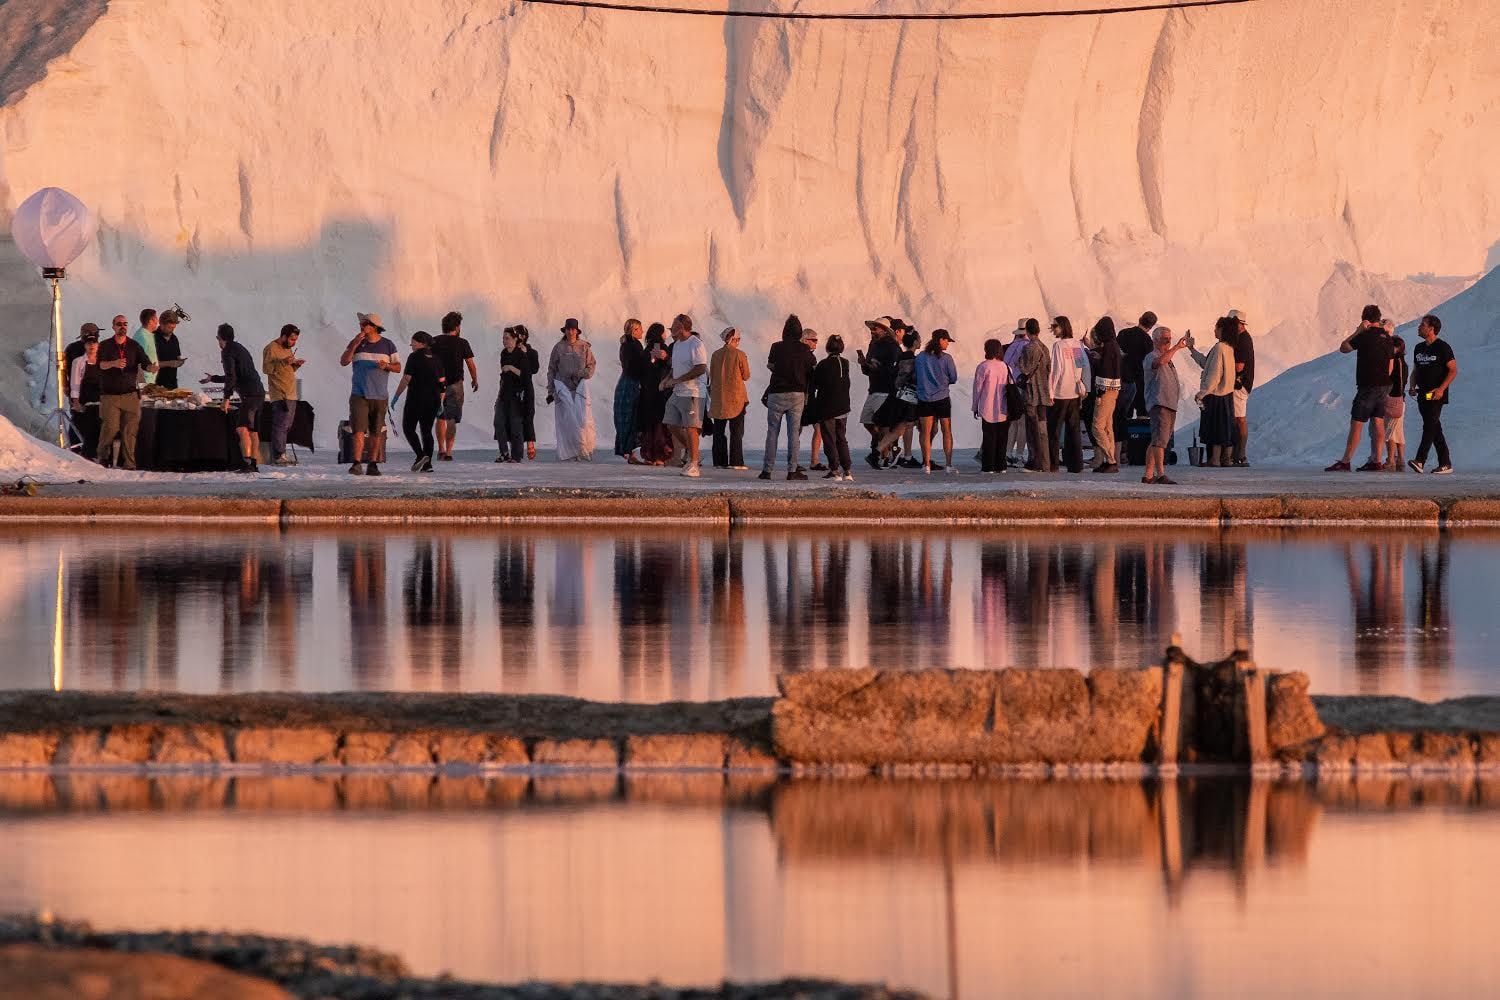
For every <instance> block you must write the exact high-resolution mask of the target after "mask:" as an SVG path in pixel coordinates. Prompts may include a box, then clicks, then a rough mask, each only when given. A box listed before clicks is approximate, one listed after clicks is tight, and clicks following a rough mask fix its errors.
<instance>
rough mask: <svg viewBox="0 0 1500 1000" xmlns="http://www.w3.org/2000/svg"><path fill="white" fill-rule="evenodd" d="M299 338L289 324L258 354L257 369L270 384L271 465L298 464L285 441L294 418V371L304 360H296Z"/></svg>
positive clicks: (296, 330)
mask: <svg viewBox="0 0 1500 1000" xmlns="http://www.w3.org/2000/svg"><path fill="white" fill-rule="evenodd" d="M301 336H302V331H301V330H299V329H297V327H296V325H295V324H292V323H288V324H286V325H285V326H283V327H282V328H281V333H280V334H278V335H277V337H276V339H275V340H273V341H271V342H270V343H269V344H267V345H266V346H265V349H264V350H262V351H261V352H260V367H261V370H262V371H264V372H265V373H266V381H267V382H268V383H270V395H269V399H270V401H271V462H272V464H274V465H295V464H297V463H296V460H295V459H292V458H290V457H288V456H287V453H286V438H287V434H288V433H289V432H290V431H291V429H292V418H293V417H294V416H296V415H297V372H298V371H299V370H300V369H301V368H302V365H303V364H304V363H305V362H306V360H307V359H306V358H299V357H297V340H298V339H299V338H300V337H301Z"/></svg>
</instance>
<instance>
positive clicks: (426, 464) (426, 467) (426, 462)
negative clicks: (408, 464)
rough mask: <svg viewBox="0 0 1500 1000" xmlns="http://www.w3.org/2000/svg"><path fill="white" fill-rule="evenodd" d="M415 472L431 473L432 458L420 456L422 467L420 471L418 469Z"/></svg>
mask: <svg viewBox="0 0 1500 1000" xmlns="http://www.w3.org/2000/svg"><path fill="white" fill-rule="evenodd" d="M417 471H418V472H431V471H432V456H431V455H423V456H422V467H421V468H420V469H418V470H417Z"/></svg>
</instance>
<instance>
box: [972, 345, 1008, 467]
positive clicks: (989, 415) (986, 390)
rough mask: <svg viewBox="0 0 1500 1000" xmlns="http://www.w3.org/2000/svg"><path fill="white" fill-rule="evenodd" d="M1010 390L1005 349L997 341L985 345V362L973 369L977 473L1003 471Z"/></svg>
mask: <svg viewBox="0 0 1500 1000" xmlns="http://www.w3.org/2000/svg"><path fill="white" fill-rule="evenodd" d="M1009 388H1010V368H1009V367H1008V366H1007V365H1006V364H1005V345H1004V344H1002V343H1000V341H999V340H998V339H996V338H993V337H992V338H991V339H989V340H986V341H985V342H984V360H983V361H981V362H979V367H978V368H976V369H974V394H973V396H974V398H973V408H974V419H976V420H978V421H979V426H980V429H981V430H980V435H981V436H980V445H979V471H980V472H1004V471H1005V439H1006V433H1005V422H1006V418H1007V415H1008V410H1007V407H1006V400H1005V394H1006V391H1007V390H1008V389H1009Z"/></svg>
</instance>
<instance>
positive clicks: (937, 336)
mask: <svg viewBox="0 0 1500 1000" xmlns="http://www.w3.org/2000/svg"><path fill="white" fill-rule="evenodd" d="M932 339H933V340H946V341H948V343H950V344H956V343H958V338H957V337H955V336H953V334H951V333H949V332H948V331H947V330H944V329H943V328H941V327H939V328H938V329H936V330H933V331H932Z"/></svg>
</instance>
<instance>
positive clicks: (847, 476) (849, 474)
mask: <svg viewBox="0 0 1500 1000" xmlns="http://www.w3.org/2000/svg"><path fill="white" fill-rule="evenodd" d="M844 482H846V483H852V482H854V473H852V472H846V473H844Z"/></svg>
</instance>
